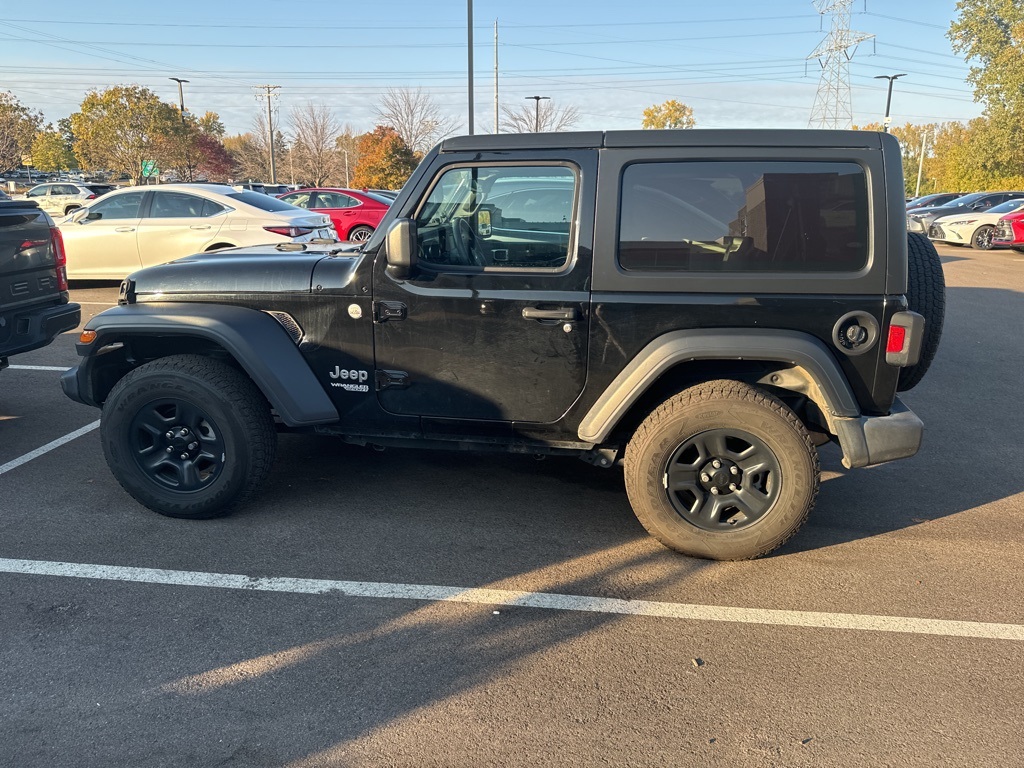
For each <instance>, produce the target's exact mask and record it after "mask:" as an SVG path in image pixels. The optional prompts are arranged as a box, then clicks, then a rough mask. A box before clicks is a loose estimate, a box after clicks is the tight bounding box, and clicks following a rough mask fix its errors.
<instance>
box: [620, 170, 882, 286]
mask: <svg viewBox="0 0 1024 768" xmlns="http://www.w3.org/2000/svg"><path fill="white" fill-rule="evenodd" d="M620 201H621V203H620V207H619V242H618V261H619V266H620V267H621V268H622V269H624V270H627V271H637V272H797V271H799V272H825V273H828V272H856V271H858V270H861V269H863V268H864V267H865V266H866V264H867V260H868V244H869V215H868V195H867V179H866V176H865V173H864V170H863V168H861V166H859V165H858V164H856V163H821V162H769V161H763V162H762V161H735V162H725V161H723V162H705V161H695V162H691V161H680V162H657V163H637V164H633V165H629V166H627V167H626V168H625V169H624V171H623V174H622V180H621V190H620Z"/></svg>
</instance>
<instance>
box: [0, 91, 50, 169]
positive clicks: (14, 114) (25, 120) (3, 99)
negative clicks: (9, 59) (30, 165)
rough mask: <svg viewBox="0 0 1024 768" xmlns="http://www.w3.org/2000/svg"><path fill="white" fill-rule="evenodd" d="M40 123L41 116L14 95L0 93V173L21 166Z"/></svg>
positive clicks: (4, 92) (6, 92)
mask: <svg viewBox="0 0 1024 768" xmlns="http://www.w3.org/2000/svg"><path fill="white" fill-rule="evenodd" d="M42 122H43V116H42V115H40V114H39V113H38V112H33V111H32V110H30V109H28V108H27V107H25V106H24V105H23V104H22V103H21V102H20V101H18V99H17V98H16V97H15V96H14V94H12V93H10V92H9V91H0V171H5V170H7V169H8V168H17V167H18V166H19V165H21V164H22V162H21V159H22V156H23V155H27V154H29V153H30V152H31V151H32V142H33V140H34V139H35V136H36V131H38V130H39V126H40V125H41V124H42Z"/></svg>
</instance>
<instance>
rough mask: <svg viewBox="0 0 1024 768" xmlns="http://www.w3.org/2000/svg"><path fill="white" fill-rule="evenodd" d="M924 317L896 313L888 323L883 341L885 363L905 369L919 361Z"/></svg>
mask: <svg viewBox="0 0 1024 768" xmlns="http://www.w3.org/2000/svg"><path fill="white" fill-rule="evenodd" d="M922 341H924V317H923V316H922V315H919V314H918V313H917V312H897V313H896V314H894V315H893V316H892V320H890V321H889V334H888V335H887V336H886V339H885V362H887V363H889V365H898V366H899V367H900V368H906V367H907V366H908V365H916V364H917V362H918V360H920V359H921V342H922Z"/></svg>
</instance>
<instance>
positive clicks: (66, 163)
mask: <svg viewBox="0 0 1024 768" xmlns="http://www.w3.org/2000/svg"><path fill="white" fill-rule="evenodd" d="M32 164H33V165H34V166H35V167H36V168H38V169H39V170H40V171H46V172H47V173H49V172H53V171H56V172H58V173H59V172H60V171H70V170H71V169H72V168H77V167H78V162H77V161H76V160H75V153H74V152H73V151H72V149H71V144H70V142H68V141H67V139H66V138H65V137H64V135H63V134H61V132H60V131H55V130H54V129H53V126H52V125H48V126H46V129H45V130H42V131H39V132H38V133H37V134H36V138H35V141H33V142H32Z"/></svg>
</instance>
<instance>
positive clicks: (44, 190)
mask: <svg viewBox="0 0 1024 768" xmlns="http://www.w3.org/2000/svg"><path fill="white" fill-rule="evenodd" d="M108 190H109V186H103V185H101V188H98V189H94V188H93V187H91V186H86V185H84V184H76V183H74V182H71V181H59V182H54V183H52V184H40V185H38V186H36V187H32V189H30V190H29V191H28V192H27V193H25V199H26V200H34V201H35V202H36V203H38V205H39V207H40V208H42V209H43V210H44V211H46V212H47V213H48V214H50V215H51V216H58V217H59V216H67V215H68V214H69V213H71V212H72V211H74V210H77V209H78V208H81V207H82V206H83V205H85V204H86V202H87V201H88V200H95V199H96V198H97V197H99V196H100V195H102V194H103V193H104V192H107V191H108Z"/></svg>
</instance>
